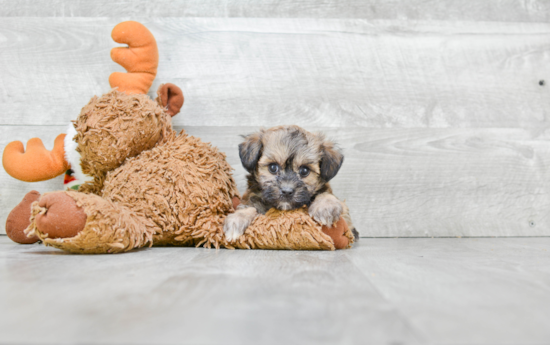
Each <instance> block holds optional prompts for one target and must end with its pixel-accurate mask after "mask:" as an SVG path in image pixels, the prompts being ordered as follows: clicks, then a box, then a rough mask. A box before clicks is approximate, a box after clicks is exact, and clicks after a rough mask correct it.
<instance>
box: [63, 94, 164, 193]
mask: <svg viewBox="0 0 550 345" xmlns="http://www.w3.org/2000/svg"><path fill="white" fill-rule="evenodd" d="M74 127H75V129H76V132H77V135H76V136H75V138H74V139H73V140H74V141H76V143H78V147H77V151H78V152H79V153H80V155H81V159H82V164H81V165H82V172H83V173H85V174H87V175H90V176H93V177H94V181H93V182H88V183H84V184H83V185H82V186H81V187H80V191H82V192H85V193H94V194H98V193H99V192H100V191H101V188H102V187H103V182H104V179H105V175H106V174H107V172H109V171H111V170H113V169H116V168H118V167H119V166H120V165H121V164H122V163H123V162H124V161H125V160H126V159H127V158H130V157H135V156H137V155H138V154H140V153H141V152H143V151H145V150H149V149H151V148H153V147H154V146H155V145H157V143H159V142H162V139H163V138H164V137H166V135H167V133H169V132H170V131H171V130H172V129H171V118H170V116H169V115H168V114H166V113H165V112H164V111H163V110H162V108H161V107H159V105H158V103H156V102H154V101H153V100H151V99H150V98H149V97H148V96H147V95H141V94H131V95H127V94H125V93H123V92H119V91H116V90H113V91H111V92H109V93H106V94H104V95H103V96H101V97H93V98H92V99H91V100H90V102H89V103H88V104H87V105H86V106H84V108H82V111H81V112H80V115H79V116H78V118H77V120H76V121H75V122H74Z"/></svg>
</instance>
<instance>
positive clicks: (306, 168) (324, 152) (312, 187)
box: [239, 126, 344, 210]
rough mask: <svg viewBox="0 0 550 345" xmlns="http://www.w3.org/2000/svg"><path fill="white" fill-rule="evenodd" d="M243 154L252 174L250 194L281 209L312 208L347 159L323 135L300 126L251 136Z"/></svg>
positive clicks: (283, 127) (275, 129)
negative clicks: (312, 204) (317, 194)
mask: <svg viewBox="0 0 550 345" xmlns="http://www.w3.org/2000/svg"><path fill="white" fill-rule="evenodd" d="M239 154H240V157H241V162H242V164H243V166H244V168H245V169H247V170H248V172H249V173H250V175H249V192H250V193H252V194H254V195H255V196H256V197H260V198H261V200H262V202H263V203H264V204H265V205H266V206H268V207H275V208H278V209H280V210H291V209H295V208H299V207H302V206H303V205H308V206H309V204H310V203H311V201H312V198H313V196H314V195H315V194H316V193H317V192H319V191H321V190H322V189H323V187H324V186H325V184H326V183H327V182H328V181H329V180H330V179H332V178H333V177H334V176H335V175H336V173H337V172H338V170H339V169H340V166H341V165H342V163H343V160H344V156H343V155H342V154H341V153H340V151H339V150H337V149H336V148H335V147H334V144H333V143H332V142H330V141H327V140H325V138H324V136H323V135H321V134H312V133H310V132H307V131H306V130H304V129H302V128H300V127H298V126H281V127H275V128H272V129H269V130H261V131H260V132H258V133H254V134H251V135H249V136H247V137H245V141H244V142H243V143H242V144H240V145H239Z"/></svg>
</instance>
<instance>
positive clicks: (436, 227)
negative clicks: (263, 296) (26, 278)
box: [0, 115, 550, 237]
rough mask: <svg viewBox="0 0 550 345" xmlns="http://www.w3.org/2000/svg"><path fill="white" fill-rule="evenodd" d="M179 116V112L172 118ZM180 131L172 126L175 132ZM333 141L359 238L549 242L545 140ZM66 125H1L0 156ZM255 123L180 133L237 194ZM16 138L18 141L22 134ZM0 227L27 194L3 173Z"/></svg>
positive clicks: (429, 132) (375, 134)
mask: <svg viewBox="0 0 550 345" xmlns="http://www.w3.org/2000/svg"><path fill="white" fill-rule="evenodd" d="M178 116H179V115H178ZM181 128H182V127H179V126H178V127H176V129H178V130H180V129H181ZM307 128H308V129H309V130H313V131H316V130H320V131H322V132H324V133H326V134H327V135H328V136H329V137H330V138H332V139H333V140H334V141H336V142H338V143H339V144H340V146H341V147H342V149H343V150H344V153H345V156H346V158H345V163H344V165H343V167H342V169H341V170H340V172H339V174H338V175H337V176H336V177H335V178H334V180H333V181H332V182H331V184H332V186H333V189H334V192H335V194H336V195H337V196H338V197H340V198H342V199H345V200H346V201H347V203H348V205H349V207H350V211H351V215H352V218H353V219H354V223H355V225H356V226H357V228H358V230H359V231H360V233H361V235H362V236H365V237H407V236H413V237H416V236H420V237H432V236H436V237H437V236H474V237H475V236H548V235H550V233H549V232H548V228H549V226H550V219H549V213H548V209H550V194H549V187H550V185H549V182H548V181H550V170H549V169H548V167H550V141H549V140H548V139H549V136H550V134H549V133H548V131H545V132H541V131H534V130H533V131H529V130H524V129H501V128H497V129H444V128H441V129H429V128H428V129H376V128H375V129H365V128H355V129H354V128H315V127H307ZM64 130H65V127H64V126H47V127H44V126H9V127H8V126H3V127H0V150H3V148H4V146H5V145H6V143H7V142H9V141H11V140H16V139H19V140H23V141H26V140H27V139H29V138H31V137H33V136H40V137H42V138H43V139H44V142H45V143H46V146H47V147H48V145H49V148H51V145H52V143H53V139H54V138H55V136H56V135H57V134H59V133H61V132H63V131H64ZM255 130H257V127H193V126H189V127H186V131H187V132H188V133H189V134H191V135H195V136H197V137H200V138H202V139H203V140H204V141H206V142H211V143H212V144H213V145H215V146H217V147H219V149H220V150H221V151H223V152H225V153H226V154H227V157H228V158H227V159H228V162H229V163H230V164H231V165H232V166H233V167H234V168H235V178H236V181H237V183H238V186H239V190H240V191H241V192H244V190H245V189H246V184H245V171H244V169H243V168H242V166H241V164H240V160H239V156H238V152H237V145H238V144H239V143H240V141H241V140H242V138H241V137H240V135H241V134H247V133H251V132H253V131H255ZM23 133H24V135H22V134H23ZM0 185H1V186H3V187H2V190H1V193H2V194H1V195H0V196H1V198H0V224H1V225H2V227H1V228H0V231H1V232H4V231H5V230H4V228H3V224H4V222H5V217H6V216H7V214H8V213H9V211H10V210H11V209H12V208H13V207H14V206H15V205H16V204H17V203H18V202H19V201H20V200H21V198H22V196H23V194H24V193H26V192H27V191H29V190H31V189H37V190H39V191H40V192H46V191H50V190H56V189H60V188H61V185H62V182H61V181H60V180H58V181H56V182H52V181H48V182H43V183H41V184H36V185H35V184H28V183H23V182H19V181H16V180H14V179H13V178H11V177H9V176H7V174H6V173H5V172H4V171H3V170H2V171H1V172H0Z"/></svg>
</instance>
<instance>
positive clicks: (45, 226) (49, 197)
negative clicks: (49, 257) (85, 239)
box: [35, 192, 86, 238]
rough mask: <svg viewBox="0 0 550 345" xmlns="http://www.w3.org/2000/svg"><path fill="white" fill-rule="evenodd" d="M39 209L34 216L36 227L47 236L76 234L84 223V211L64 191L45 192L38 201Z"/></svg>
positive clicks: (61, 236) (56, 236) (82, 227)
mask: <svg viewBox="0 0 550 345" xmlns="http://www.w3.org/2000/svg"><path fill="white" fill-rule="evenodd" d="M38 206H39V207H40V208H41V211H40V212H39V213H38V214H37V215H36V216H35V222H36V228H37V229H38V230H39V231H40V233H41V234H43V235H44V236H46V237H48V238H68V237H74V236H76V235H78V233H79V232H81V231H82V230H84V226H85V225H86V213H84V210H82V208H81V207H78V206H77V205H76V201H75V200H74V199H73V198H71V197H70V196H69V195H67V194H66V193H65V192H57V193H49V194H45V195H44V196H42V197H41V198H40V200H39V201H38Z"/></svg>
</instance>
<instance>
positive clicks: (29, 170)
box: [2, 134, 69, 182]
mask: <svg viewBox="0 0 550 345" xmlns="http://www.w3.org/2000/svg"><path fill="white" fill-rule="evenodd" d="M64 140H65V134H60V135H58V136H57V138H55V142H54V147H53V150H51V151H48V150H46V148H45V147H44V144H43V143H42V140H40V139H38V138H32V139H30V140H29V141H28V142H27V152H25V147H24V146H23V143H22V142H20V141H12V142H11V143H9V144H8V145H6V147H5V148H4V153H3V155H2V165H4V169H5V170H6V172H7V173H8V174H10V175H11V176H12V177H15V178H16V179H18V180H21V181H25V182H38V181H45V180H49V179H52V178H54V177H56V176H59V175H61V174H63V173H64V172H65V171H67V169H69V163H67V161H66V160H65V148H64Z"/></svg>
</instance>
